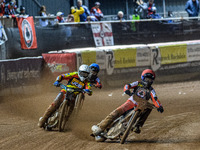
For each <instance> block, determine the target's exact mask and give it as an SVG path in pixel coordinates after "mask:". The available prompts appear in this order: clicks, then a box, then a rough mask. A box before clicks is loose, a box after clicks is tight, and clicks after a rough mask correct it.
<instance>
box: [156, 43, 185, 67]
mask: <svg viewBox="0 0 200 150" xmlns="http://www.w3.org/2000/svg"><path fill="white" fill-rule="evenodd" d="M159 48H160V53H161V64H173V63H182V62H187V45H186V44H181V45H169V46H159Z"/></svg>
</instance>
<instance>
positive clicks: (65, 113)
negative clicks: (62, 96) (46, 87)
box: [58, 100, 70, 132]
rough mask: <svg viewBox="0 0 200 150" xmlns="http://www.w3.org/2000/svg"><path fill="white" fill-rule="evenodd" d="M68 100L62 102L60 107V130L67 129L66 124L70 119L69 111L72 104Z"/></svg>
mask: <svg viewBox="0 0 200 150" xmlns="http://www.w3.org/2000/svg"><path fill="white" fill-rule="evenodd" d="M67 102H68V101H67V100H65V101H64V102H63V103H62V106H61V108H60V116H59V123H58V129H59V132H62V131H64V129H65V124H66V122H67V120H68V119H69V116H70V115H69V112H70V105H68V104H67Z"/></svg>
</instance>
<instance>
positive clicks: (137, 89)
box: [117, 81, 162, 113]
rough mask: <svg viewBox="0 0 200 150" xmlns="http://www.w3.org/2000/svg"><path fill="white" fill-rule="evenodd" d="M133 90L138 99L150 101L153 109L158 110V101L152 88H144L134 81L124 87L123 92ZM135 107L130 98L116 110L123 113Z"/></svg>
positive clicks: (134, 102) (135, 103)
mask: <svg viewBox="0 0 200 150" xmlns="http://www.w3.org/2000/svg"><path fill="white" fill-rule="evenodd" d="M130 89H133V92H134V93H135V94H136V95H137V96H138V97H140V98H143V99H146V100H149V99H151V100H152V102H153V104H154V105H155V107H157V108H159V107H160V106H162V105H161V103H160V101H159V100H158V98H157V95H156V92H155V90H154V89H153V88H152V87H149V88H145V87H144V85H143V84H142V82H139V81H136V82H133V83H130V84H126V85H125V86H124V91H126V90H130ZM135 106H137V102H136V101H135V100H134V99H133V96H131V97H130V98H129V99H128V100H127V101H126V102H125V103H124V104H122V105H121V106H120V107H118V108H117V109H118V110H119V111H120V112H122V113H124V112H126V111H127V110H130V109H132V108H134V107H135Z"/></svg>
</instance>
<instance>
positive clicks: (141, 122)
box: [133, 109, 152, 134]
mask: <svg viewBox="0 0 200 150" xmlns="http://www.w3.org/2000/svg"><path fill="white" fill-rule="evenodd" d="M151 111H152V110H151V109H146V110H145V112H144V113H143V114H142V115H141V116H140V118H139V120H138V122H137V123H136V125H135V128H134V129H133V131H134V132H135V133H138V134H139V133H140V132H141V130H140V127H142V126H143V125H144V123H145V121H146V120H147V118H148V116H149V114H150V113H151Z"/></svg>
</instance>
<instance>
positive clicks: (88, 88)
mask: <svg viewBox="0 0 200 150" xmlns="http://www.w3.org/2000/svg"><path fill="white" fill-rule="evenodd" d="M91 89H92V85H91V83H90V82H85V91H86V93H87V94H88V95H89V96H91V95H92V90H91Z"/></svg>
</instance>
